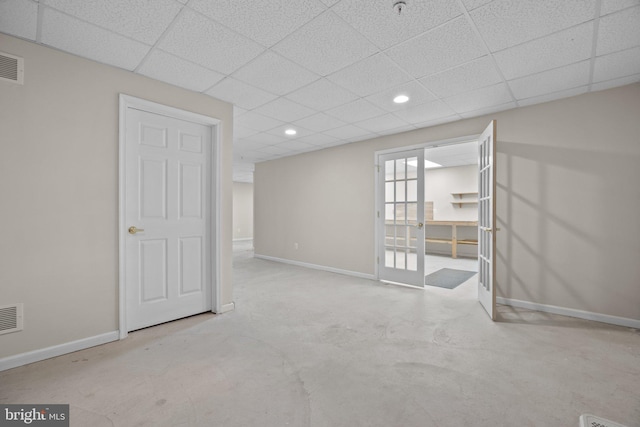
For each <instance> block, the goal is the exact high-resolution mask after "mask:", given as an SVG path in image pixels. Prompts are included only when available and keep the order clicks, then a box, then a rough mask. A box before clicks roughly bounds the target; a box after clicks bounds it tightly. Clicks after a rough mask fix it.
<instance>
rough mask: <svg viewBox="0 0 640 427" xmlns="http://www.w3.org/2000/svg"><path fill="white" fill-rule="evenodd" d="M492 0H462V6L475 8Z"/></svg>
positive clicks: (470, 8)
mask: <svg viewBox="0 0 640 427" xmlns="http://www.w3.org/2000/svg"><path fill="white" fill-rule="evenodd" d="M492 1H493V0H462V2H463V3H464V7H465V8H466V9H467V10H469V11H471V10H473V9H477V8H479V7H480V6H484V5H485V4H487V3H490V2H492Z"/></svg>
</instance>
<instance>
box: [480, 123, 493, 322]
mask: <svg viewBox="0 0 640 427" xmlns="http://www.w3.org/2000/svg"><path fill="white" fill-rule="evenodd" d="M495 137H496V122H495V120H493V121H492V122H491V123H489V126H487V128H486V129H485V130H484V132H482V135H481V136H480V139H479V140H478V157H479V161H478V167H479V174H480V175H479V179H478V300H479V301H480V304H482V306H483V307H484V308H485V310H486V311H487V313H489V317H491V319H492V320H495V318H496V287H495V276H496V264H495V258H496V231H497V228H496V197H495V194H496V180H495V173H496V171H495V158H496V155H495V154H496V145H495Z"/></svg>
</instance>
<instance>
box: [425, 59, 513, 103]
mask: <svg viewBox="0 0 640 427" xmlns="http://www.w3.org/2000/svg"><path fill="white" fill-rule="evenodd" d="M500 81H502V78H501V77H500V74H498V71H497V70H496V67H495V64H494V63H493V60H492V59H491V58H490V57H489V56H488V55H487V56H483V57H482V58H478V59H475V60H473V61H471V62H467V63H466V64H463V65H460V66H458V67H455V68H451V69H449V70H447V71H443V72H440V73H438V74H433V75H431V76H428V77H424V78H422V79H420V83H422V84H423V85H425V86H426V87H428V88H429V89H431V90H432V91H433V92H434V93H435V94H436V95H438V96H439V97H441V98H444V97H447V96H451V95H455V94H458V93H461V92H466V91H470V90H473V89H479V88H481V87H485V86H490V85H493V84H496V83H498V82H500Z"/></svg>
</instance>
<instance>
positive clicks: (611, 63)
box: [593, 47, 640, 82]
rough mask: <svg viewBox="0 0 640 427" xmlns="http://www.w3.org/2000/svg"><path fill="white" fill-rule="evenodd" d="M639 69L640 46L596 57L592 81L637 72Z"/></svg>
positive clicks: (615, 77)
mask: <svg viewBox="0 0 640 427" xmlns="http://www.w3.org/2000/svg"><path fill="white" fill-rule="evenodd" d="M639 70H640V47H634V48H633V49H627V50H623V51H621V52H616V53H611V54H609V55H605V56H599V57H597V58H596V62H595V66H594V69H593V81H594V82H601V81H605V80H613V79H617V78H620V77H626V76H630V75H633V74H637V73H638V71H639Z"/></svg>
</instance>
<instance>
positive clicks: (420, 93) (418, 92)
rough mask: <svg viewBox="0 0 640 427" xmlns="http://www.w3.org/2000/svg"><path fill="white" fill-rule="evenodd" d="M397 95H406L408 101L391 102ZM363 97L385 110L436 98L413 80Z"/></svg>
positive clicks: (396, 109) (399, 108) (394, 109)
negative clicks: (401, 102)
mask: <svg viewBox="0 0 640 427" xmlns="http://www.w3.org/2000/svg"><path fill="white" fill-rule="evenodd" d="M398 95H406V96H408V97H409V101H407V102H405V103H403V104H397V103H395V102H393V99H394V98H395V97H396V96H398ZM365 99H366V100H367V101H369V102H371V103H372V104H374V105H376V106H378V107H380V108H383V109H385V110H386V111H398V110H403V109H405V108H409V107H411V106H416V105H420V104H424V103H425V102H431V101H434V100H435V99H436V98H435V96H433V95H432V94H431V93H430V92H429V91H428V90H427V89H425V88H424V86H422V85H421V84H420V83H418V82H417V81H415V80H413V81H410V82H408V83H405V84H402V85H400V86H396V87H394V88H391V89H387V90H384V91H382V92H379V93H376V94H375V95H371V96H368V97H367V98H365Z"/></svg>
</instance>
